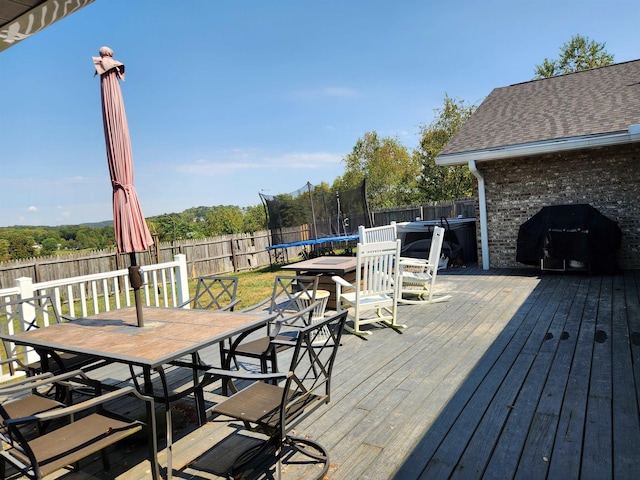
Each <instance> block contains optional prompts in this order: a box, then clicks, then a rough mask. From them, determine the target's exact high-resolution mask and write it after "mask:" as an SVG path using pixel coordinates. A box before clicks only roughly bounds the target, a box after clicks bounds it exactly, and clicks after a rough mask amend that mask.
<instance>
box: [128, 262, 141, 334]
mask: <svg viewBox="0 0 640 480" xmlns="http://www.w3.org/2000/svg"><path fill="white" fill-rule="evenodd" d="M129 257H130V258H131V266H129V281H130V282H131V286H132V287H133V298H134V300H135V303H136V318H137V319H138V326H139V327H144V318H143V316H142V301H141V300H140V287H142V275H141V274H140V267H139V266H138V263H137V260H136V254H135V252H132V253H130V254H129Z"/></svg>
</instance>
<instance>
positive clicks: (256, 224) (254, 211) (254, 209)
mask: <svg viewBox="0 0 640 480" xmlns="http://www.w3.org/2000/svg"><path fill="white" fill-rule="evenodd" d="M267 228H269V227H268V225H267V215H266V213H265V211H264V206H263V205H254V206H251V207H248V208H247V211H246V212H244V216H243V217H242V230H243V231H244V232H248V233H254V232H259V231H261V230H266V229H267Z"/></svg>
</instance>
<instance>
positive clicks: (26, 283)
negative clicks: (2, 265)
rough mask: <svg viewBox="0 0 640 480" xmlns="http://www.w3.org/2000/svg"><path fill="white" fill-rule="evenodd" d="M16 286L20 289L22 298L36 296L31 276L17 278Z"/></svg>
mask: <svg viewBox="0 0 640 480" xmlns="http://www.w3.org/2000/svg"><path fill="white" fill-rule="evenodd" d="M16 287H18V288H19V289H20V294H19V295H20V298H31V297H33V296H34V294H35V293H34V291H33V279H32V278H31V277H20V278H16Z"/></svg>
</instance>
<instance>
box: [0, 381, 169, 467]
mask: <svg viewBox="0 0 640 480" xmlns="http://www.w3.org/2000/svg"><path fill="white" fill-rule="evenodd" d="M49 380H50V382H51V385H53V382H55V381H57V379H56V378H55V377H52V378H51V379H49ZM66 380H67V381H71V380H72V378H67V379H66ZM83 380H85V379H83ZM82 384H83V385H84V384H85V382H84V381H83V383H82ZM32 387H33V385H30V384H25V385H24V387H23V388H25V389H26V390H30V389H31V388H32ZM98 393H99V392H96V396H94V397H93V398H91V399H89V400H86V401H84V402H81V403H78V404H76V405H71V406H64V407H60V408H55V409H53V410H48V411H45V412H41V413H34V414H31V415H26V416H22V417H19V416H15V414H14V413H12V412H11V409H10V408H7V407H8V405H6V404H0V416H1V417H2V420H3V422H4V428H5V442H6V448H4V449H3V450H2V451H0V477H1V478H6V473H7V471H6V466H7V464H10V465H12V466H13V467H14V468H15V469H16V470H17V471H18V472H20V473H21V474H22V475H24V476H26V477H28V478H31V479H41V478H43V477H45V476H46V475H49V474H50V473H53V472H56V471H58V470H60V469H64V468H70V467H71V466H72V465H74V464H76V463H77V462H79V461H80V460H82V459H84V458H86V457H87V456H90V455H93V454H94V453H96V452H101V454H102V460H103V467H104V469H105V470H108V469H109V461H108V458H107V456H106V452H105V448H106V447H108V446H110V445H113V444H114V443H116V442H118V441H120V440H122V439H124V438H126V437H128V436H130V435H133V434H135V433H137V432H139V431H140V430H142V429H143V428H144V427H145V425H144V424H143V423H142V422H140V421H137V420H133V421H132V420H128V419H125V418H122V417H120V416H117V415H115V414H113V413H111V412H109V411H107V410H105V409H104V408H103V406H104V404H105V403H107V402H109V401H113V400H115V399H117V398H120V397H123V396H125V395H135V396H137V397H138V398H140V399H143V400H145V401H148V402H151V404H152V405H151V407H152V408H153V400H152V399H150V398H148V397H142V396H141V395H140V394H139V393H138V392H137V391H136V390H135V389H134V388H133V387H125V388H122V389H119V390H116V391H113V392H109V393H106V394H104V395H99V394H98ZM85 412H86V415H84V416H83V414H84V413H85ZM65 417H67V418H72V419H74V421H72V422H71V423H65V424H64V425H62V426H59V427H56V428H51V429H50V430H49V431H47V432H46V433H44V434H42V435H38V436H35V437H32V436H31V435H27V434H25V431H24V429H23V427H25V426H29V425H33V424H36V423H44V422H51V421H53V420H56V419H59V418H65ZM150 448H151V447H150ZM155 454H156V452H155V449H153V452H151V450H150V457H151V458H150V460H151V462H152V467H153V468H154V469H155V468H156V467H157V465H156V457H155Z"/></svg>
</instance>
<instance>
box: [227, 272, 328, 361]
mask: <svg viewBox="0 0 640 480" xmlns="http://www.w3.org/2000/svg"><path fill="white" fill-rule="evenodd" d="M318 281H319V279H318V277H317V276H309V275H277V276H276V278H275V279H274V282H273V289H272V291H271V296H270V297H268V298H266V299H265V300H263V301H261V302H259V303H257V304H255V305H252V306H250V307H247V308H244V309H242V310H240V311H239V313H259V312H264V313H265V314H268V315H273V320H272V321H271V322H270V323H269V324H268V325H267V326H266V331H265V332H264V333H263V334H261V335H260V334H258V335H256V334H255V333H256V331H257V330H259V329H260V328H264V327H258V328H256V330H254V331H251V332H245V333H243V334H242V335H241V336H240V337H237V338H235V339H231V340H230V341H229V342H228V343H221V344H220V349H221V351H220V356H221V360H222V363H223V365H228V366H230V364H231V361H233V362H234V363H235V365H236V368H239V366H240V364H239V362H238V357H247V358H252V359H256V360H258V361H259V363H260V371H261V372H262V373H267V372H268V371H269V364H270V366H271V369H270V371H272V372H275V371H277V370H278V356H277V354H278V353H279V352H281V351H283V350H286V348H287V347H286V345H280V346H274V344H273V343H272V340H273V339H274V338H275V337H276V336H278V335H280V336H284V333H285V332H284V331H288V335H295V331H296V329H297V328H300V327H303V326H306V325H309V323H310V322H311V318H312V316H313V314H314V309H315V307H316V292H317V291H318ZM300 297H304V298H305V299H307V303H305V305H307V307H306V308H303V309H302V310H301V309H300V303H299V302H298V299H299V298H300ZM274 329H277V331H276V330H274ZM258 333H259V332H258ZM289 338H290V337H289Z"/></svg>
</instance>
